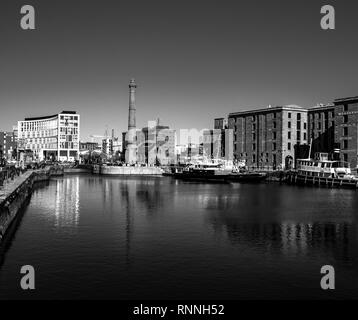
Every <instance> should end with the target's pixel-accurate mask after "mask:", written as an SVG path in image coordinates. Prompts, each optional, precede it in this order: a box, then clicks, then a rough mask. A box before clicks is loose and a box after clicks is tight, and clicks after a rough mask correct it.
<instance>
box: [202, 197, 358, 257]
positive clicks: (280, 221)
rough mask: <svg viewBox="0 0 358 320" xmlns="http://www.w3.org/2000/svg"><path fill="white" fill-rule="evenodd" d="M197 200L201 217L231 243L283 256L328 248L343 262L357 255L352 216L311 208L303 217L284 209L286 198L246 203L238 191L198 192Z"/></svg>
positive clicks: (305, 253) (355, 231) (301, 254)
mask: <svg viewBox="0 0 358 320" xmlns="http://www.w3.org/2000/svg"><path fill="white" fill-rule="evenodd" d="M198 200H199V205H200V206H201V207H202V208H203V209H205V210H207V212H206V214H205V218H206V220H207V222H208V223H210V224H211V226H212V228H213V230H214V233H215V234H216V236H222V235H223V233H224V234H226V236H227V239H228V240H229V241H230V243H231V244H232V245H234V246H235V245H240V246H247V247H249V248H253V249H255V248H256V249H258V250H261V252H268V253H270V254H275V253H276V254H279V255H282V254H283V255H285V256H291V255H292V256H307V255H310V254H312V252H316V253H317V254H319V253H320V252H325V253H327V252H328V253H329V255H331V256H332V257H333V258H335V259H339V260H343V261H346V262H353V260H354V259H355V258H358V252H357V235H356V233H357V230H356V228H357V227H356V224H355V221H354V217H352V216H349V215H347V216H343V214H341V215H339V214H338V215H337V217H335V218H332V214H331V213H329V212H323V211H324V210H322V212H320V213H317V212H316V209H315V208H311V209H309V210H310V212H311V213H312V216H311V217H310V218H307V215H304V214H303V212H302V215H300V214H299V213H300V212H299V209H297V211H294V210H292V211H293V213H292V212H287V210H286V206H285V203H286V202H287V201H289V200H287V199H281V200H279V202H277V203H280V205H277V206H276V207H274V208H271V207H270V206H267V203H266V200H265V201H263V202H261V203H260V200H256V201H257V203H256V206H255V207H254V208H253V207H250V206H248V205H247V203H245V202H247V200H244V201H242V199H241V200H240V196H239V195H230V196H227V195H214V194H209V195H200V196H198ZM250 201H251V199H250V200H249V202H250ZM352 201H354V200H352ZM277 203H276V204H277ZM291 205H294V204H291ZM352 205H354V204H353V203H352ZM297 213H298V214H297ZM265 216H266V218H262V217H265ZM315 217H316V218H315ZM326 217H328V218H326Z"/></svg>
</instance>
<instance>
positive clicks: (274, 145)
mask: <svg viewBox="0 0 358 320" xmlns="http://www.w3.org/2000/svg"><path fill="white" fill-rule="evenodd" d="M272 150H273V151H275V150H276V142H274V143H273V144H272Z"/></svg>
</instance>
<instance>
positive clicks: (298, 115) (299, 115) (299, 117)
mask: <svg viewBox="0 0 358 320" xmlns="http://www.w3.org/2000/svg"><path fill="white" fill-rule="evenodd" d="M300 120H301V114H300V113H297V121H300Z"/></svg>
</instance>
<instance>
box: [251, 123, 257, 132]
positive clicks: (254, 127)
mask: <svg viewBox="0 0 358 320" xmlns="http://www.w3.org/2000/svg"><path fill="white" fill-rule="evenodd" d="M252 130H253V131H255V130H256V124H255V123H253V124H252Z"/></svg>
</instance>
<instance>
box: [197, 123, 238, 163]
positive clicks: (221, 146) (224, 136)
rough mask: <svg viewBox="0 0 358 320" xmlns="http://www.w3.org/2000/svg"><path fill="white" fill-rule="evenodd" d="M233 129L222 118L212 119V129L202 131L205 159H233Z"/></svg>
mask: <svg viewBox="0 0 358 320" xmlns="http://www.w3.org/2000/svg"><path fill="white" fill-rule="evenodd" d="M233 141H234V135H233V130H232V129H229V128H228V126H227V121H226V120H225V119H224V118H217V119H215V120H214V129H213V130H204V131H203V156H204V158H206V159H222V160H228V161H229V160H233V159H234V152H233V146H234V143H233Z"/></svg>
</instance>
